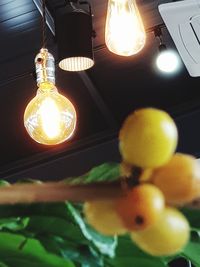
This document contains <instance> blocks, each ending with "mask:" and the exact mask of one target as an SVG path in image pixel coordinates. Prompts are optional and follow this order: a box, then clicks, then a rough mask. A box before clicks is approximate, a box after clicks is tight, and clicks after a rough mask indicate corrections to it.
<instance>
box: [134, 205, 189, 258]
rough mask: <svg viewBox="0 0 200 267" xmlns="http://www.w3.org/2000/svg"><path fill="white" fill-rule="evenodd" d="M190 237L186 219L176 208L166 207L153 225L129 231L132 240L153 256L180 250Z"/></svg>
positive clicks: (174, 252) (165, 254)
mask: <svg viewBox="0 0 200 267" xmlns="http://www.w3.org/2000/svg"><path fill="white" fill-rule="evenodd" d="M189 237H190V226H189V223H188V221H187V219H186V218H185V217H184V216H183V214H182V213H181V212H179V211H178V210H176V209H172V208H166V209H165V210H164V212H163V214H162V216H161V217H160V219H159V220H158V221H157V223H156V224H155V225H153V226H152V227H149V228H147V229H145V230H143V231H137V232H132V233H131V238H132V240H133V241H134V242H135V243H136V245H138V246H139V247H140V248H141V249H142V250H144V251H145V252H147V253H149V254H151V255H153V256H169V255H173V254H176V253H178V252H180V251H181V250H182V249H183V248H184V246H185V245H186V244H187V242H188V240H189Z"/></svg>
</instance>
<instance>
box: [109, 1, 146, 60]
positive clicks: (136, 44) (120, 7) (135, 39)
mask: <svg viewBox="0 0 200 267" xmlns="http://www.w3.org/2000/svg"><path fill="white" fill-rule="evenodd" d="M145 41H146V33H145V30H144V26H143V22H142V19H141V16H140V13H139V10H138V7H137V5H136V2H135V1H134V0H108V10H107V18H106V29H105V42H106V45H107V47H108V49H109V50H110V51H111V52H113V53H115V54H117V55H120V56H132V55H134V54H136V53H138V52H139V51H140V50H142V48H143V47H144V45H145Z"/></svg>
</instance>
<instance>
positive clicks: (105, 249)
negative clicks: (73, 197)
mask: <svg viewBox="0 0 200 267" xmlns="http://www.w3.org/2000/svg"><path fill="white" fill-rule="evenodd" d="M66 205H67V206H68V209H69V211H70V212H71V215H72V216H73V218H74V220H75V222H76V223H77V225H79V227H80V229H81V231H82V233H83V235H84V236H85V238H86V239H88V240H89V241H91V243H93V244H94V245H95V247H97V248H98V250H99V251H100V252H101V253H102V254H104V255H108V256H109V257H114V255H115V249H116V246H117V238H116V237H108V236H103V235H101V234H100V233H98V232H96V231H95V230H94V229H93V228H91V227H90V226H89V225H88V224H87V223H85V221H84V220H83V218H82V217H81V215H80V213H79V211H78V210H77V209H75V208H74V206H73V205H72V204H70V203H67V204H66Z"/></svg>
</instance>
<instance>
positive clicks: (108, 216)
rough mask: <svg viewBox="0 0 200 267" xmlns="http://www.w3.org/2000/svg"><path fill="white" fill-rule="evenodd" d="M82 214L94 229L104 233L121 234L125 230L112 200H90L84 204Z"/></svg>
mask: <svg viewBox="0 0 200 267" xmlns="http://www.w3.org/2000/svg"><path fill="white" fill-rule="evenodd" d="M83 210H84V215H85V217H86V220H87V222H88V223H89V224H90V225H91V226H93V228H94V229H95V230H97V231H98V232H100V233H102V234H104V235H109V236H110V235H111V236H113V235H122V234H125V233H126V232H127V230H126V228H125V227H124V225H123V223H122V221H121V219H120V217H119V215H118V214H117V211H116V204H115V201H114V200H98V201H90V202H86V203H85V204H84V209H83Z"/></svg>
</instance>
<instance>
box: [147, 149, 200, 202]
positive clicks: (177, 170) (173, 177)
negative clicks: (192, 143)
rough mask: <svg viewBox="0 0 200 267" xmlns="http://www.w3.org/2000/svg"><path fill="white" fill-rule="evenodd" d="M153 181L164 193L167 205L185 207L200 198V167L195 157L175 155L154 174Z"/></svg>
mask: <svg viewBox="0 0 200 267" xmlns="http://www.w3.org/2000/svg"><path fill="white" fill-rule="evenodd" d="M151 180H152V182H153V183H154V184H155V185H156V186H157V187H158V188H160V190H161V191H162V192H163V194H164V196H165V198H166V201H167V203H170V204H175V205H183V204H185V203H188V202H191V201H193V200H194V199H196V198H198V197H200V165H199V163H198V162H197V160H196V159H195V158H194V157H193V156H190V155H185V154H178V153H177V154H175V155H174V156H173V157H172V158H171V160H170V161H169V162H168V163H167V164H166V165H164V166H162V167H160V168H158V169H156V170H155V171H154V172H153V174H152V176H151Z"/></svg>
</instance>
